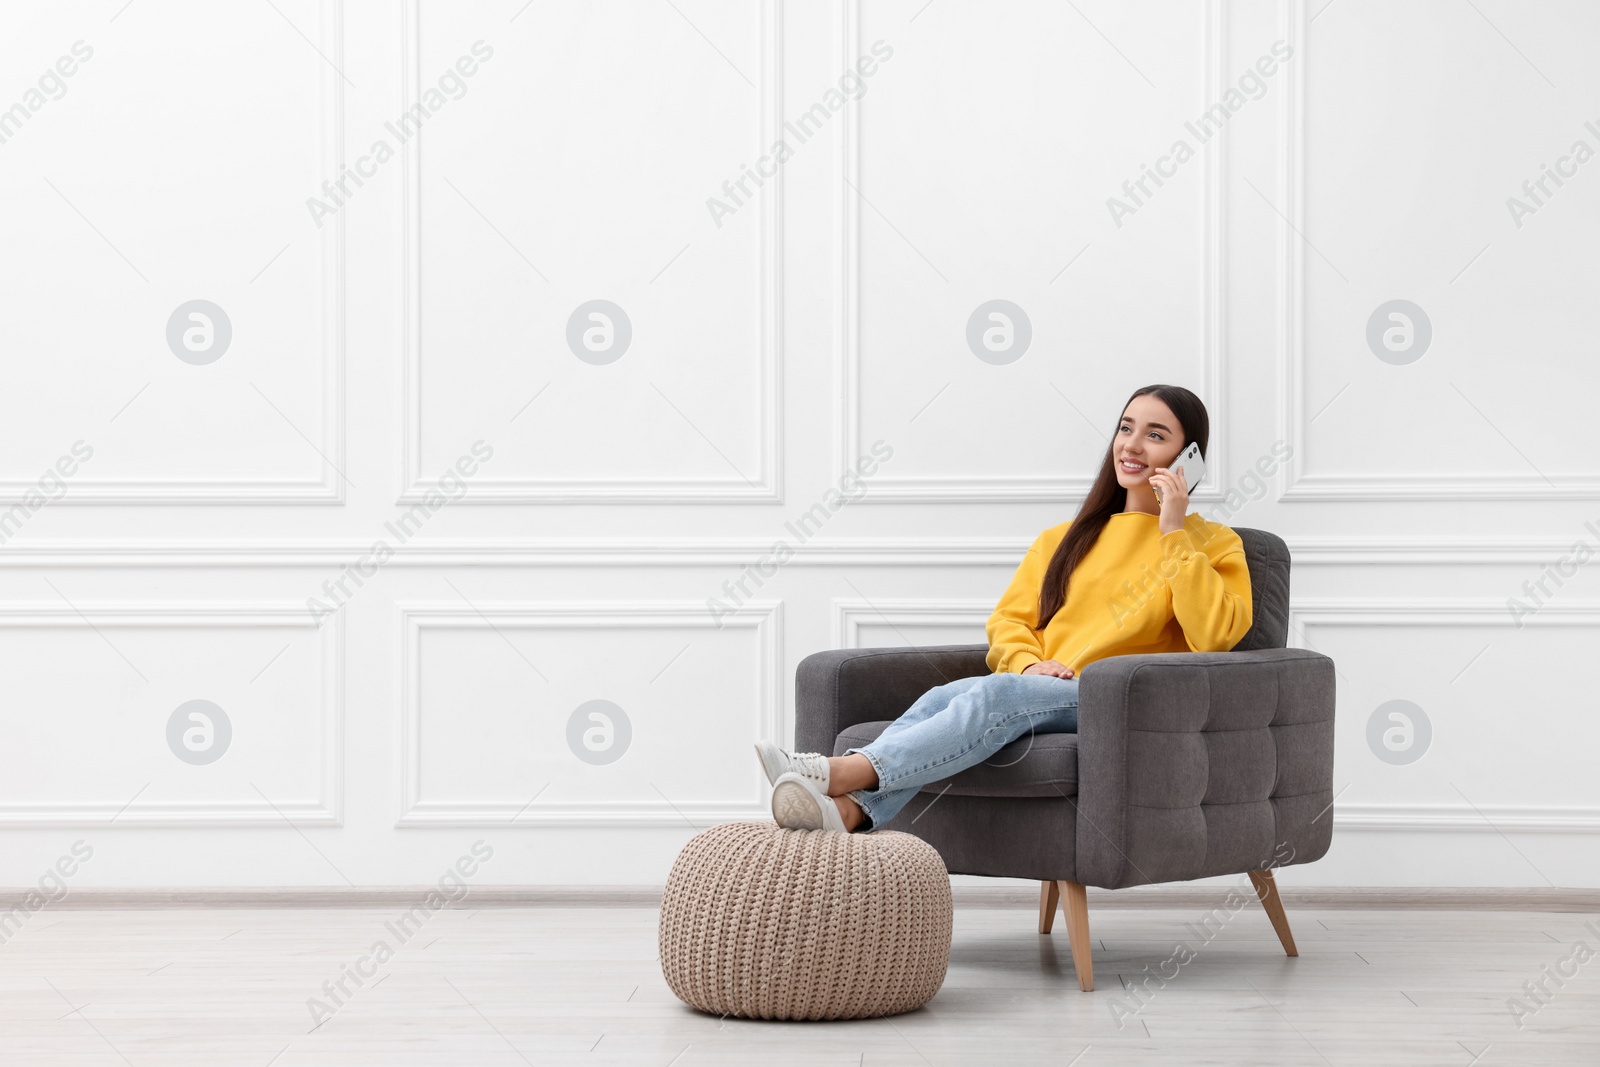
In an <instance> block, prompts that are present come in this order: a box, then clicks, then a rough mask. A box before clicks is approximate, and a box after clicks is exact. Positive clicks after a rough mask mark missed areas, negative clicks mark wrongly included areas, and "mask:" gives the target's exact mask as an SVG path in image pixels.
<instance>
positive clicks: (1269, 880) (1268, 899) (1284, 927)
mask: <svg viewBox="0 0 1600 1067" xmlns="http://www.w3.org/2000/svg"><path fill="white" fill-rule="evenodd" d="M1250 881H1251V882H1252V883H1253V884H1254V885H1255V887H1256V899H1257V900H1259V901H1261V906H1262V907H1264V908H1266V909H1267V918H1269V919H1271V920H1272V928H1273V929H1274V930H1276V931H1277V932H1278V940H1279V941H1282V942H1283V951H1284V952H1285V953H1287V954H1288V955H1290V956H1298V955H1300V953H1299V951H1298V950H1297V949H1296V948H1295V947H1294V934H1292V933H1290V932H1289V917H1288V916H1287V915H1285V914H1284V913H1283V900H1282V898H1280V897H1279V896H1278V883H1277V880H1276V879H1274V878H1273V877H1272V870H1271V869H1270V868H1267V869H1264V870H1258V871H1251V872H1250Z"/></svg>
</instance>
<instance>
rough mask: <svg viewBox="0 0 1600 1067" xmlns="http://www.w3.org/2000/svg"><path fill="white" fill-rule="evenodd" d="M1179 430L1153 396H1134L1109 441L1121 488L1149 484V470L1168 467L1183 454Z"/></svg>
mask: <svg viewBox="0 0 1600 1067" xmlns="http://www.w3.org/2000/svg"><path fill="white" fill-rule="evenodd" d="M1183 445H1184V439H1183V427H1182V426H1180V425H1178V418H1177V416H1176V415H1174V414H1173V413H1172V409H1171V408H1169V407H1167V405H1166V404H1165V403H1163V402H1162V401H1161V400H1159V399H1158V398H1157V397H1156V396H1155V394H1153V393H1146V394H1145V395H1143V396H1136V397H1134V398H1133V400H1132V402H1130V403H1129V404H1128V407H1127V410H1125V411H1123V413H1122V422H1121V424H1120V425H1118V427H1117V436H1116V439H1115V440H1114V441H1112V442H1111V462H1112V466H1113V467H1114V468H1115V469H1116V472H1117V483H1118V484H1119V485H1121V486H1122V487H1123V488H1124V489H1132V488H1133V487H1134V486H1136V485H1144V484H1146V483H1148V482H1149V481H1150V470H1151V468H1152V467H1170V466H1171V465H1172V461H1173V460H1175V459H1177V458H1178V453H1179V452H1182V451H1183Z"/></svg>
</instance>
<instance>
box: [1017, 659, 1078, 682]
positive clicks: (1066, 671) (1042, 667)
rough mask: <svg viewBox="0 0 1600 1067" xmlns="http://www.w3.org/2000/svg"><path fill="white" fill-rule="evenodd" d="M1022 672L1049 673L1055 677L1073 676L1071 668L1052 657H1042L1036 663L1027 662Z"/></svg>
mask: <svg viewBox="0 0 1600 1067" xmlns="http://www.w3.org/2000/svg"><path fill="white" fill-rule="evenodd" d="M1022 673H1023V674H1050V675H1054V676H1055V677H1057V678H1071V677H1073V673H1072V668H1071V667H1068V666H1067V665H1066V664H1064V663H1061V662H1059V661H1057V660H1053V659H1042V660H1040V661H1039V662H1038V663H1032V664H1029V665H1028V666H1027V667H1024V668H1023V670H1022Z"/></svg>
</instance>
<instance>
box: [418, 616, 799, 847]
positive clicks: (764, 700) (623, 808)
mask: <svg viewBox="0 0 1600 1067" xmlns="http://www.w3.org/2000/svg"><path fill="white" fill-rule="evenodd" d="M398 610H399V627H400V640H401V643H402V651H401V654H400V662H401V664H402V667H401V679H400V692H401V704H402V718H401V720H400V739H399V751H400V753H401V766H400V768H399V780H400V783H401V796H400V815H399V819H398V821H397V822H396V823H395V825H396V826H397V827H403V828H415V827H431V828H440V827H481V828H495V829H505V828H506V827H508V826H513V825H514V826H519V827H557V826H559V827H589V828H595V829H623V828H639V827H678V826H682V827H688V826H693V827H695V828H698V829H705V828H707V827H709V826H713V825H715V824H717V823H721V822H728V821H732V820H739V819H770V818H771V810H770V808H769V806H768V804H767V799H766V797H765V796H764V795H762V796H752V797H748V798H737V797H735V798H729V799H727V800H723V801H718V802H710V803H692V802H691V803H675V802H673V801H671V800H668V799H667V798H666V797H665V796H664V795H663V796H662V797H661V799H660V800H658V801H649V802H645V803H623V802H619V803H612V804H604V805H597V804H584V803H572V802H562V801H560V800H559V799H556V798H551V799H549V800H540V799H538V798H539V796H540V795H541V793H542V790H541V789H538V788H537V787H536V788H535V789H534V790H530V794H529V796H530V798H531V799H529V800H528V801H525V802H524V801H510V800H508V801H503V802H485V801H481V800H467V799H460V800H451V799H443V800H423V799H422V772H423V760H424V759H425V756H426V754H425V753H424V752H423V735H422V716H423V713H424V709H423V708H422V707H421V701H420V694H421V686H422V681H421V671H422V648H421V639H422V634H423V632H424V631H425V630H429V629H451V630H462V629H466V630H483V631H487V632H489V633H491V634H494V635H498V636H500V637H504V632H503V631H505V630H508V629H512V630H515V629H543V630H565V629H577V628H582V629H606V628H629V627H642V626H660V627H670V628H674V629H681V630H683V631H685V632H690V633H692V632H695V631H700V630H721V629H725V628H733V629H738V630H748V631H749V633H750V637H751V640H752V643H753V646H754V647H753V652H754V654H755V655H756V657H757V660H756V662H757V665H758V667H757V673H758V679H759V681H758V687H759V690H760V703H759V705H758V706H757V707H756V708H755V716H754V722H753V723H752V724H751V725H752V726H753V727H754V730H755V736H754V737H753V738H752V740H757V739H765V740H773V741H779V742H780V743H782V738H781V731H782V726H781V722H782V718H783V706H784V702H783V688H784V671H783V666H782V647H783V605H782V603H781V602H778V601H772V600H764V601H754V600H751V601H746V602H745V603H744V604H741V605H739V606H738V607H737V608H736V609H735V610H734V611H733V613H732V614H730V615H728V616H725V617H723V618H721V619H712V618H711V617H710V616H709V615H708V614H707V612H706V605H705V604H704V603H703V602H692V601H690V602H684V601H634V602H628V601H616V602H600V601H595V602H547V603H526V602H518V603H497V602H490V601H482V600H480V601H478V602H476V603H475V604H471V605H467V604H463V603H460V602H457V603H448V602H444V603H424V602H408V603H402V604H400V605H399V606H398ZM549 784H550V783H539V785H541V786H548V785H549Z"/></svg>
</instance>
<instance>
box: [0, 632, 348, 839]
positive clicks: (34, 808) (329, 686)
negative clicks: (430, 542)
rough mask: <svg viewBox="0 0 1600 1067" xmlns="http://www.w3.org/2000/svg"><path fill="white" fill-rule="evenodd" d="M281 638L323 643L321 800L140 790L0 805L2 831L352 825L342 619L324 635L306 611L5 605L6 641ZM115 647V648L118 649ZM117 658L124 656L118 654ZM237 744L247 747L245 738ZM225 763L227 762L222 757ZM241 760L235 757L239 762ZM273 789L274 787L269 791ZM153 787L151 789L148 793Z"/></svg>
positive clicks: (256, 792)
mask: <svg viewBox="0 0 1600 1067" xmlns="http://www.w3.org/2000/svg"><path fill="white" fill-rule="evenodd" d="M196 627H203V628H206V629H252V628H260V629H280V630H287V631H289V632H290V633H291V634H293V635H296V636H297V637H304V636H306V634H305V632H306V631H309V632H310V633H309V637H310V640H312V641H314V642H315V643H316V647H317V651H318V662H319V665H320V666H319V670H320V679H319V683H318V684H319V690H320V696H321V707H320V708H319V709H318V714H317V721H318V723H319V726H318V735H317V744H318V747H319V750H320V752H321V754H322V758H321V761H320V764H319V767H318V771H317V781H318V790H317V796H316V797H315V798H313V799H301V800H290V799H284V798H283V797H269V796H268V795H267V794H266V793H265V792H264V791H263V790H262V784H261V783H258V782H254V781H252V782H251V783H250V785H251V787H252V794H253V795H252V796H250V797H248V798H247V799H245V800H224V799H221V798H218V799H212V800H187V801H177V800H162V799H161V798H160V796H159V788H157V795H156V796H151V795H149V794H148V793H147V792H145V791H144V790H140V792H139V793H138V794H136V795H135V796H134V797H133V798H131V799H130V800H129V801H128V802H127V803H126V804H123V803H94V802H83V803H68V804H62V803H46V802H39V803H0V828H4V827H14V828H23V827H34V828H45V827H69V826H71V827H101V828H110V827H113V826H116V827H125V828H135V827H167V828H175V827H230V828H251V829H273V828H277V829H290V828H296V829H297V828H300V827H306V826H331V827H337V826H342V825H344V821H343V820H344V816H343V811H344V755H343V753H344V732H345V725H344V694H345V653H344V620H343V617H342V616H341V615H335V616H333V617H331V618H329V619H328V620H327V621H326V623H325V624H324V625H323V626H322V627H320V628H319V627H318V626H317V625H316V623H315V622H313V621H312V619H311V616H310V614H309V613H308V612H307V611H306V609H305V606H304V605H301V604H281V603H267V604H253V603H187V604H185V603H178V602H170V601H159V600H152V601H147V602H125V603H109V602H107V603H88V602H80V603H75V604H66V603H56V604H22V603H15V604H5V605H0V632H5V631H11V630H28V629H41V628H49V629H63V628H65V629H82V630H84V631H86V632H88V633H89V634H91V635H93V636H95V637H98V638H99V639H100V640H102V641H107V642H108V643H109V638H107V636H106V634H105V633H104V631H106V630H110V631H112V632H116V631H118V630H130V629H132V630H141V631H145V632H148V631H151V630H163V629H175V628H196ZM112 647H113V648H115V645H113V646H112ZM118 655H121V653H120V651H119V652H118ZM235 743H236V744H237V743H242V739H240V738H239V736H238V732H237V730H236V731H235ZM222 758H223V759H226V758H227V757H226V755H225V756H223V757H222ZM235 759H236V761H237V757H235ZM268 785H269V787H270V783H268ZM150 787H151V786H150V785H147V786H146V788H147V789H148V788H150Z"/></svg>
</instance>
